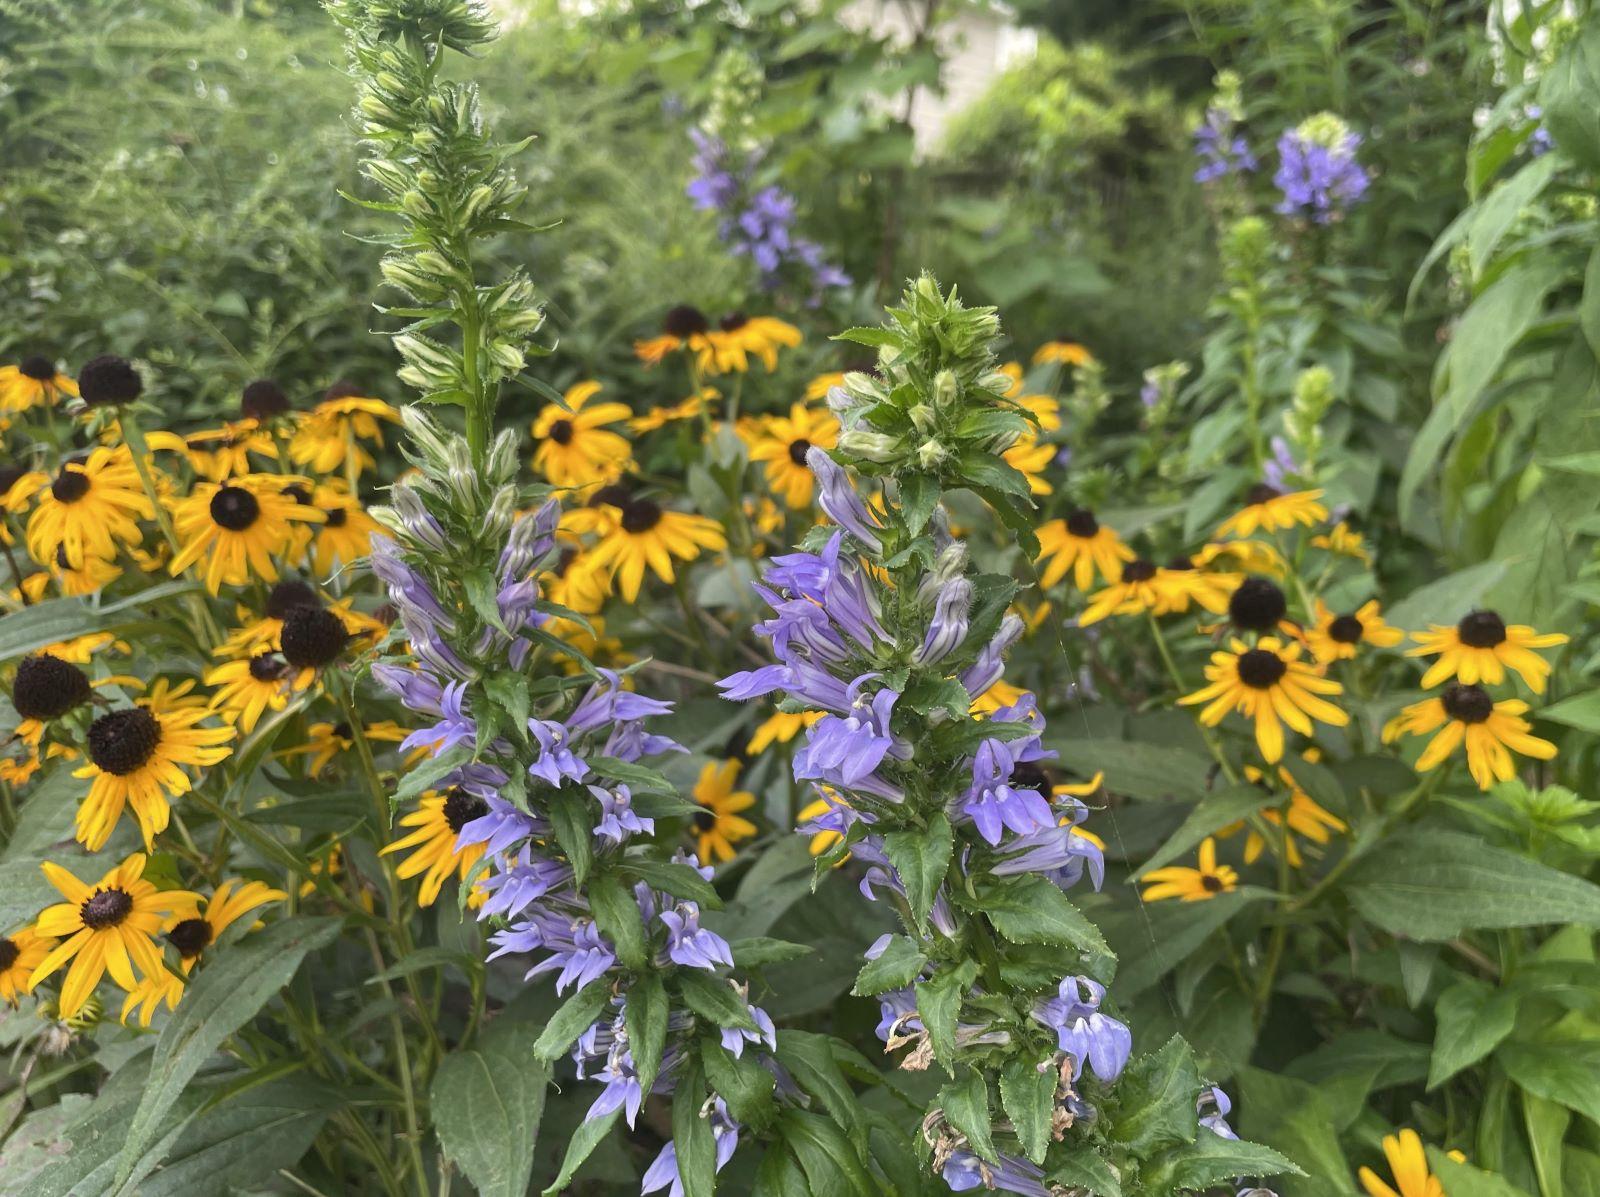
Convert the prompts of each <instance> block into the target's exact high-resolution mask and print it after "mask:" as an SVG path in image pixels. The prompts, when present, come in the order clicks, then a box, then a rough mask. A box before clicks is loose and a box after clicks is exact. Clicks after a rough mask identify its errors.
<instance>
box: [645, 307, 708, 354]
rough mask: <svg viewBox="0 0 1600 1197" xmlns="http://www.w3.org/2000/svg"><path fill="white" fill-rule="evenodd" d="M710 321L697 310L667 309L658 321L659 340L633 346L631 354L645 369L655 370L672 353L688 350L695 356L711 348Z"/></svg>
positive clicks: (647, 340) (646, 340)
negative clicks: (647, 367) (659, 327)
mask: <svg viewBox="0 0 1600 1197" xmlns="http://www.w3.org/2000/svg"><path fill="white" fill-rule="evenodd" d="M710 331H711V321H710V320H708V319H707V318H706V314H705V313H704V312H702V311H701V310H700V309H699V308H697V307H694V306H693V305H691V304H687V303H683V304H679V305H678V306H677V307H675V308H672V309H670V310H669V311H668V312H667V314H666V316H664V317H663V318H662V321H661V332H660V334H659V335H658V336H654V337H649V338H647V339H645V340H643V341H635V342H634V343H633V352H634V354H635V355H636V356H637V357H638V358H639V360H640V361H642V362H643V363H644V364H645V365H647V366H658V365H660V364H661V362H662V360H663V359H664V358H665V357H666V356H667V355H668V354H671V353H676V352H678V350H680V349H688V350H689V351H690V352H691V353H694V354H695V355H697V356H698V355H700V354H703V353H706V352H708V351H709V350H710V348H711V341H710V340H709V338H708V335H707V334H709V333H710Z"/></svg>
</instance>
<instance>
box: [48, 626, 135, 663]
mask: <svg viewBox="0 0 1600 1197" xmlns="http://www.w3.org/2000/svg"><path fill="white" fill-rule="evenodd" d="M104 648H114V649H116V650H117V651H118V652H123V653H125V652H127V651H128V645H127V644H126V643H124V642H123V641H120V640H118V639H117V638H116V637H115V636H113V635H112V634H111V633H110V632H89V633H86V634H85V635H82V636H74V637H73V638H72V639H71V640H58V641H57V642H56V643H54V644H49V645H46V646H45V647H44V648H41V649H39V650H38V651H39V652H42V653H49V654H50V655H51V656H52V657H60V658H61V659H62V660H63V661H70V662H71V663H72V664H74V665H87V664H88V663H89V662H90V661H91V660H92V659H93V658H94V654H95V653H97V652H99V651H100V650H101V649H104Z"/></svg>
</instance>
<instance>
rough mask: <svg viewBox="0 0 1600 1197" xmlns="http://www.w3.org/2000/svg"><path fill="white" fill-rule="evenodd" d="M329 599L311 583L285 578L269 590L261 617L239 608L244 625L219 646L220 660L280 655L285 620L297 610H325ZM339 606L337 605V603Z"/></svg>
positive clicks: (240, 619) (246, 608)
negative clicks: (316, 608)
mask: <svg viewBox="0 0 1600 1197" xmlns="http://www.w3.org/2000/svg"><path fill="white" fill-rule="evenodd" d="M327 605H328V603H327V600H326V599H325V598H324V597H323V595H322V594H321V593H320V592H319V591H318V590H317V588H316V587H315V586H313V585H311V584H310V583H309V582H305V581H302V580H301V579H299V578H284V579H283V580H282V581H279V582H276V583H274V584H273V587H272V589H271V590H269V591H267V601H266V603H265V604H263V607H262V611H261V613H260V615H259V616H258V615H257V614H256V613H255V612H253V611H251V610H250V609H249V608H248V607H243V606H241V607H238V608H236V609H235V614H236V616H237V617H238V619H239V622H240V624H241V625H242V626H240V627H239V628H237V629H236V630H235V631H233V632H232V633H230V634H229V636H228V638H227V639H226V640H224V641H223V642H222V643H221V644H220V645H219V646H218V647H217V656H219V657H243V656H254V655H255V654H257V653H263V652H277V651H278V649H279V648H280V647H281V644H280V638H281V637H282V635H283V617H284V616H285V615H287V614H289V612H290V611H291V610H293V609H294V608H295V607H323V606H327ZM335 605H337V604H335Z"/></svg>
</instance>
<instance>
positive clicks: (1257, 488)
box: [1244, 482, 1283, 507]
mask: <svg viewBox="0 0 1600 1197" xmlns="http://www.w3.org/2000/svg"><path fill="white" fill-rule="evenodd" d="M1282 497H1283V492H1282V491H1281V490H1279V489H1278V488H1277V487H1275V486H1268V485H1267V484H1266V483H1265V482H1258V483H1256V484H1255V485H1254V486H1252V487H1251V488H1250V489H1249V490H1247V491H1246V492H1245V495H1244V503H1245V506H1246V507H1255V506H1258V505H1259V504H1262V503H1266V502H1269V501H1270V500H1272V499H1279V498H1282Z"/></svg>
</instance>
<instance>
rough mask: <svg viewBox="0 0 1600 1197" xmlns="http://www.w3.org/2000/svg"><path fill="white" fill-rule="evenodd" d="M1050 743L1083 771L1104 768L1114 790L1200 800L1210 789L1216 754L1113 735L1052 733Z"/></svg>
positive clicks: (1152, 797) (1131, 794) (1140, 795)
mask: <svg viewBox="0 0 1600 1197" xmlns="http://www.w3.org/2000/svg"><path fill="white" fill-rule="evenodd" d="M1045 746H1046V747H1047V748H1054V749H1055V750H1056V751H1057V752H1059V753H1060V754H1061V760H1062V761H1063V762H1064V763H1065V764H1067V765H1070V766H1071V767H1072V768H1073V769H1075V770H1076V771H1077V772H1078V773H1080V774H1083V775H1085V776H1092V775H1093V774H1095V773H1104V774H1105V785H1106V789H1107V790H1109V791H1110V792H1111V793H1113V794H1125V795H1127V796H1128V797H1129V798H1145V799H1149V800H1151V801H1162V800H1166V799H1173V798H1176V799H1184V800H1188V801H1194V802H1198V801H1200V800H1201V799H1203V798H1204V797H1205V796H1206V794H1207V793H1208V792H1209V791H1208V790H1207V789H1206V778H1207V777H1208V776H1210V773H1211V768H1212V763H1213V762H1212V760H1211V758H1210V757H1207V756H1203V755H1201V754H1200V753H1197V752H1191V751H1189V750H1188V749H1186V748H1173V747H1172V746H1171V745H1167V744H1152V743H1147V742H1145V741H1142V740H1141V741H1136V742H1132V743H1130V742H1129V741H1127V740H1123V739H1120V738H1112V737H1104V738H1094V739H1073V738H1072V737H1071V736H1067V735H1064V734H1060V735H1046V737H1045Z"/></svg>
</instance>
